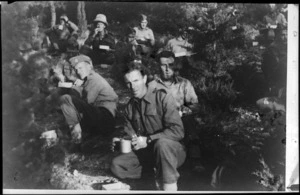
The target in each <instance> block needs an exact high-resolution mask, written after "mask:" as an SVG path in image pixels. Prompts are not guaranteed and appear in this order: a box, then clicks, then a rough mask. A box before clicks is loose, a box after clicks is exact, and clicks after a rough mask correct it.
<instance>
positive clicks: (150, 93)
mask: <svg viewBox="0 0 300 195" xmlns="http://www.w3.org/2000/svg"><path fill="white" fill-rule="evenodd" d="M153 98H154V93H153V89H151V88H150V87H148V88H147V92H146V94H145V95H144V97H143V98H142V99H141V100H144V101H145V102H147V103H151V102H153V101H152V99H153Z"/></svg>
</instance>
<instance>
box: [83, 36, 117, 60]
mask: <svg viewBox="0 0 300 195" xmlns="http://www.w3.org/2000/svg"><path fill="white" fill-rule="evenodd" d="M84 44H85V45H86V46H87V47H88V48H91V50H90V51H88V53H87V55H88V56H90V58H91V59H92V61H93V63H94V64H109V65H112V64H113V63H114V62H115V57H114V53H113V52H112V51H110V49H113V50H114V49H115V40H114V38H113V36H112V35H111V34H110V33H108V32H107V31H105V33H104V34H103V35H101V34H97V35H96V36H95V37H94V36H93V33H91V34H90V36H89V37H88V39H87V40H86V41H85V43H84ZM104 47H108V48H109V50H106V49H102V48H104Z"/></svg>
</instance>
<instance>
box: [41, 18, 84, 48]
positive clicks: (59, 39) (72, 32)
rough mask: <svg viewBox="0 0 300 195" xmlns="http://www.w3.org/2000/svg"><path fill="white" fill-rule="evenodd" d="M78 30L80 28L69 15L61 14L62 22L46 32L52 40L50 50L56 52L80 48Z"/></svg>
mask: <svg viewBox="0 0 300 195" xmlns="http://www.w3.org/2000/svg"><path fill="white" fill-rule="evenodd" d="M78 30H79V28H78V27H77V26H76V24H74V23H73V22H71V21H70V20H69V18H68V17H67V15H65V14H63V15H61V16H60V23H59V24H58V25H55V26H53V27H52V28H50V29H49V30H47V31H46V32H45V33H46V35H47V36H48V37H49V39H50V42H51V47H50V52H51V50H54V52H67V51H68V50H70V51H73V50H76V49H77V50H78V43H77V38H78Z"/></svg>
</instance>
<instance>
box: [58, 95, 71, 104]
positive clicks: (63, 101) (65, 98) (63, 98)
mask: <svg viewBox="0 0 300 195" xmlns="http://www.w3.org/2000/svg"><path fill="white" fill-rule="evenodd" d="M71 101H72V97H71V96H70V95H68V94H65V95H62V96H61V97H60V98H59V103H60V105H62V104H67V103H69V102H71Z"/></svg>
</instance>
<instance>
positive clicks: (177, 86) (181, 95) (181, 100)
mask: <svg viewBox="0 0 300 195" xmlns="http://www.w3.org/2000/svg"><path fill="white" fill-rule="evenodd" d="M148 85H149V87H151V88H157V89H166V90H167V91H168V92H169V93H171V94H172V96H173V97H174V99H175V101H176V107H177V109H178V111H180V112H184V111H185V110H186V108H185V107H189V106H192V105H195V104H197V103H198V97H197V95H196V92H195V89H194V87H193V85H192V84H191V82H190V81H189V80H187V79H185V78H183V77H180V76H176V77H174V82H173V83H172V84H171V85H170V86H167V85H166V84H165V83H164V82H163V81H162V80H161V79H160V78H156V79H155V80H153V81H151V82H150V83H149V84H148Z"/></svg>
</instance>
